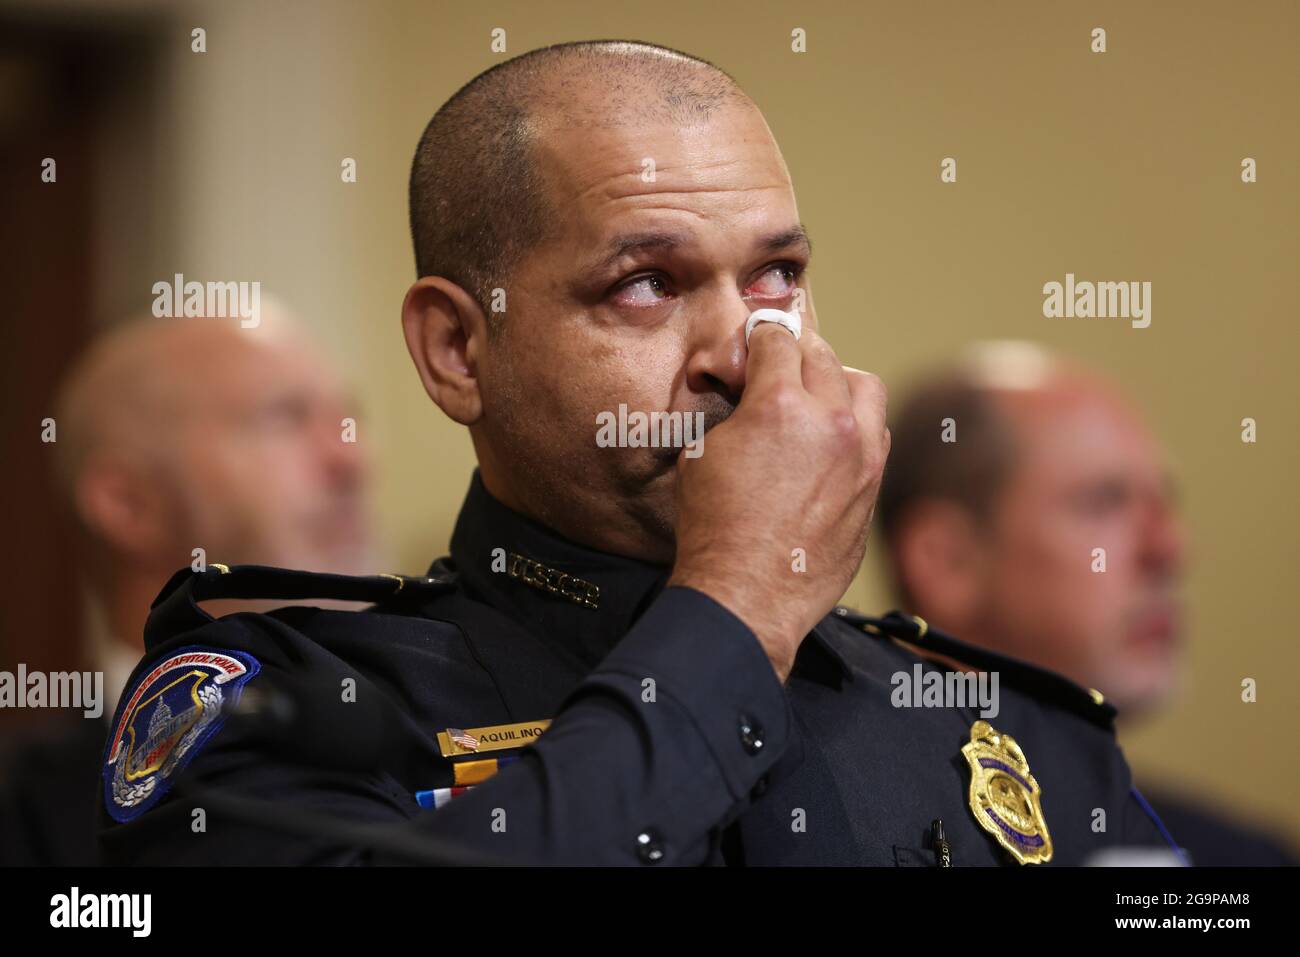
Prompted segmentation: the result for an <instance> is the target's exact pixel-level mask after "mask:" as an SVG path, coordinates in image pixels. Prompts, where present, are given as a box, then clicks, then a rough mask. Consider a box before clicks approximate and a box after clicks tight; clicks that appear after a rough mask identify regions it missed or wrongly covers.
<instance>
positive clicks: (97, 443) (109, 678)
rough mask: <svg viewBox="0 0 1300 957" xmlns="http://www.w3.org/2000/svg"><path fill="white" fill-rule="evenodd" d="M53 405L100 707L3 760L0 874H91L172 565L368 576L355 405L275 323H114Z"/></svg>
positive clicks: (11, 746)
mask: <svg viewBox="0 0 1300 957" xmlns="http://www.w3.org/2000/svg"><path fill="white" fill-rule="evenodd" d="M56 408H57V413H56V416H55V420H56V423H57V429H58V432H57V441H56V442H55V443H54V445H53V450H54V454H55V456H56V463H55V468H56V472H57V481H58V482H59V485H60V490H61V492H62V494H63V496H64V498H65V500H66V502H67V505H68V507H69V508H70V509H71V511H72V513H73V515H74V517H75V520H76V524H77V527H78V529H79V532H80V536H81V542H80V545H79V548H78V553H77V556H76V557H77V559H78V563H79V566H80V567H79V569H78V571H79V572H80V575H81V579H82V581H83V582H84V586H85V595H86V606H87V615H86V628H85V636H84V637H85V641H86V656H87V658H88V660H89V666H90V668H91V669H92V670H96V671H102V672H103V673H104V685H103V688H104V697H105V700H104V701H103V702H102V705H103V708H102V714H101V715H100V716H99V717H96V718H83V717H82V716H81V713H80V712H75V714H76V717H75V718H73V719H67V720H64V721H58V722H55V723H52V724H49V725H47V726H45V727H42V728H39V729H37V730H36V731H34V732H29V733H27V734H24V735H23V736H22V737H21V738H19V739H17V740H11V741H9V742H8V743H7V747H5V748H4V749H3V751H4V753H3V754H0V864H93V863H95V860H96V845H95V832H94V828H95V795H96V793H97V780H98V773H99V767H100V760H101V757H102V750H103V747H104V739H105V736H106V734H107V728H108V723H109V722H110V721H111V720H112V715H113V712H114V710H115V709H116V706H117V698H118V695H119V693H120V691H121V689H122V686H123V685H124V684H125V682H126V680H127V678H128V676H129V675H130V673H131V670H132V669H133V668H134V667H135V665H136V662H137V661H139V659H140V655H141V652H142V651H143V644H142V638H141V635H142V631H143V627H144V622H145V619H146V617H147V616H148V613H149V607H150V604H151V603H152V601H153V599H154V596H155V595H157V593H158V591H159V590H160V589H161V587H162V586H163V584H164V583H165V582H166V581H167V579H168V578H170V577H171V575H172V574H173V573H174V572H175V571H176V569H177V568H179V567H184V566H185V565H192V564H197V562H198V561H199V560H202V561H203V562H204V563H222V564H243V563H252V564H265V565H277V566H282V567H288V568H300V569H310V570H314V571H324V572H337V573H340V574H369V573H371V572H373V571H374V570H375V567H376V566H375V554H374V543H373V540H372V528H371V525H372V523H371V516H370V513H369V507H368V492H369V487H370V480H369V474H370V473H369V465H368V461H367V456H366V455H365V453H364V452H363V451H362V448H361V447H360V446H359V445H358V444H357V443H356V442H355V441H354V437H355V432H356V428H355V419H356V417H357V412H358V410H357V404H356V402H355V401H354V400H353V398H352V396H351V395H350V394H349V393H348V392H347V391H346V390H345V389H344V387H343V384H342V381H341V380H340V378H339V377H338V375H337V373H336V372H335V371H334V370H333V369H332V368H331V367H330V365H329V364H328V363H327V362H326V361H325V359H324V358H323V356H322V355H321V354H320V353H319V352H318V351H317V350H316V349H315V348H314V347H313V346H312V345H311V344H310V343H309V342H307V341H306V340H305V337H304V335H303V334H302V332H301V331H300V330H299V329H298V328H297V327H296V326H295V325H294V323H293V322H291V321H290V320H288V319H287V318H286V317H284V316H283V315H281V314H278V313H276V312H273V311H270V310H267V311H266V314H265V315H264V317H263V320H262V322H261V324H260V325H259V326H257V327H255V328H241V326H240V324H239V321H238V320H231V319H209V318H177V319H155V318H147V319H140V320H137V321H134V322H130V323H126V324H123V325H120V326H118V327H115V328H114V329H113V330H111V331H110V332H108V333H107V334H105V335H104V336H102V337H101V338H100V339H98V340H97V341H95V342H94V343H92V344H91V346H90V347H89V348H88V349H87V351H86V353H85V355H84V356H83V357H82V358H81V360H80V361H79V362H78V363H77V364H76V366H75V367H74V368H73V369H72V371H71V372H70V373H69V374H68V376H67V377H66V379H65V381H64V383H63V386H62V388H61V390H60V394H59V397H58V402H57V406H56ZM349 423H352V425H351V427H349ZM198 549H202V551H201V552H198V551H196V550H198ZM70 572H71V569H70ZM70 577H71V575H70ZM252 609H253V605H252V604H251V603H226V604H225V607H223V608H221V609H220V610H219V613H228V612H231V611H238V610H252ZM257 610H263V609H262V608H261V607H260V606H259V608H258V609H257Z"/></svg>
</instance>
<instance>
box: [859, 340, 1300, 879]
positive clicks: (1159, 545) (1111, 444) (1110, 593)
mask: <svg viewBox="0 0 1300 957" xmlns="http://www.w3.org/2000/svg"><path fill="white" fill-rule="evenodd" d="M891 427H892V431H893V450H892V452H891V453H890V459H889V465H888V468H887V470H886V475H885V480H884V486H883V489H882V491H881V496H880V503H879V511H878V520H879V522H880V528H881V529H882V531H883V534H884V537H885V542H886V547H887V549H888V554H889V562H890V566H891V572H892V575H893V579H894V583H895V585H896V588H897V591H898V593H899V596H900V598H901V599H902V601H903V603H904V605H905V607H906V609H907V610H908V611H910V612H913V613H915V614H918V615H920V616H921V617H923V618H925V619H926V620H928V621H929V622H930V623H931V624H933V625H935V626H937V627H939V628H941V629H943V630H945V631H950V632H952V633H955V634H958V635H961V636H962V637H963V638H964V639H965V640H967V641H969V642H971V643H972V644H980V645H984V646H986V647H988V648H991V649H993V650H995V651H999V652H1001V653H1003V654H1006V655H1010V656H1013V657H1016V658H1021V659H1024V660H1026V661H1033V662H1036V663H1038V664H1040V665H1043V666H1045V667H1047V668H1050V669H1052V670H1054V671H1057V672H1059V673H1061V674H1063V675H1065V676H1067V677H1069V678H1071V679H1073V680H1074V681H1076V682H1079V683H1080V684H1083V685H1085V686H1087V687H1091V688H1094V689H1097V690H1098V691H1099V692H1101V693H1103V694H1104V695H1105V697H1106V698H1107V700H1109V701H1110V702H1111V703H1112V704H1114V705H1115V706H1116V707H1117V708H1118V709H1119V713H1120V716H1121V718H1133V717H1135V716H1142V715H1145V714H1149V713H1150V712H1152V711H1154V710H1156V709H1158V708H1159V707H1160V706H1161V705H1162V704H1164V703H1165V702H1166V701H1167V700H1168V699H1169V697H1170V695H1171V694H1172V693H1173V691H1174V690H1175V688H1176V686H1177V679H1178V672H1179V666H1180V663H1181V659H1182V651H1183V643H1184V629H1183V614H1184V612H1183V605H1182V600H1181V596H1180V589H1181V585H1182V581H1183V572H1184V567H1185V560H1186V539H1185V535H1184V529H1183V526H1182V522H1181V519H1180V517H1179V514H1178V509H1177V505H1176V500H1175V495H1174V489H1173V484H1172V481H1171V479H1170V475H1169V472H1168V470H1167V466H1166V463H1165V461H1164V457H1163V454H1162V452H1161V449H1160V447H1159V445H1158V444H1157V442H1156V441H1155V439H1154V437H1153V436H1152V435H1151V433H1150V432H1149V431H1148V430H1147V428H1146V426H1145V425H1144V424H1143V422H1142V421H1141V418H1140V417H1139V416H1138V414H1137V413H1136V412H1135V410H1134V409H1133V407H1132V405H1131V403H1130V402H1129V401H1128V400H1127V399H1126V398H1125V397H1123V396H1122V395H1121V394H1119V392H1118V391H1116V390H1115V389H1114V388H1113V387H1112V386H1111V385H1110V384H1109V383H1106V382H1104V381H1103V380H1101V379H1100V378H1099V377H1097V376H1094V375H1092V374H1090V373H1088V372H1087V371H1085V370H1082V369H1080V368H1078V367H1075V366H1072V365H1069V364H1067V363H1065V362H1062V361H1060V360H1057V359H1054V358H1053V357H1051V356H1049V355H1048V354H1046V353H1045V352H1043V351H1041V350H1039V349H1038V348H1036V347H1034V346H1032V345H1029V344H1026V343H999V344H990V345H985V346H981V347H979V348H978V349H976V350H975V351H974V352H973V353H972V355H971V356H970V357H969V359H968V360H967V361H965V362H964V363H961V364H959V365H958V366H956V367H954V368H952V369H949V370H947V371H945V372H943V373H940V374H937V375H934V376H932V377H930V378H928V379H926V380H924V381H923V382H922V383H920V384H919V385H918V387H917V388H915V389H914V390H913V391H912V393H911V395H910V396H909V398H908V401H906V402H904V403H903V404H902V406H901V411H900V412H899V414H898V416H897V419H896V420H895V421H894V422H893V423H891ZM1101 550H1104V551H1101ZM1103 572H1104V573H1103ZM1153 803H1154V804H1155V806H1156V808H1157V810H1158V811H1159V812H1160V814H1161V816H1162V818H1163V819H1164V822H1165V825H1166V826H1167V827H1168V829H1169V830H1170V832H1171V833H1172V834H1173V836H1174V837H1175V838H1176V839H1177V840H1178V841H1179V843H1180V844H1182V845H1183V846H1184V847H1185V848H1186V849H1187V850H1188V851H1189V852H1190V854H1191V856H1192V859H1193V862H1194V863H1196V864H1201V865H1215V864H1282V863H1293V862H1294V861H1293V860H1292V859H1291V857H1290V855H1289V852H1287V851H1286V850H1284V849H1283V848H1282V847H1280V846H1278V845H1277V844H1276V843H1275V842H1274V841H1273V840H1272V839H1270V838H1266V837H1264V836H1262V835H1259V834H1255V833H1252V832H1248V831H1245V830H1243V829H1241V828H1237V827H1235V826H1233V825H1229V824H1226V823H1225V822H1222V821H1220V820H1218V819H1216V818H1215V817H1214V816H1213V815H1211V814H1208V813H1206V812H1205V811H1203V810H1200V809H1198V808H1196V807H1194V806H1191V805H1185V804H1184V803H1182V801H1181V800H1173V799H1170V798H1169V797H1167V796H1166V797H1162V798H1156V799H1155V800H1153Z"/></svg>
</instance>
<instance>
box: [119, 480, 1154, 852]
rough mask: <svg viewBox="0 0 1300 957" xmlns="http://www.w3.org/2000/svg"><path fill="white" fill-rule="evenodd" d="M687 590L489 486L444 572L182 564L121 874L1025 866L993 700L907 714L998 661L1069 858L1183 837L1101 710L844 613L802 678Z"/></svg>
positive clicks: (129, 811)
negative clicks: (1011, 839) (974, 741)
mask: <svg viewBox="0 0 1300 957" xmlns="http://www.w3.org/2000/svg"><path fill="white" fill-rule="evenodd" d="M666 578H667V570H666V569H664V568H662V567H657V566H653V565H649V564H645V563H642V562H638V561H635V560H632V559H628V558H621V557H616V556H611V555H607V554H602V553H599V552H596V551H593V550H591V549H588V548H585V547H581V546H578V545H575V544H573V543H571V542H568V541H566V540H564V539H562V538H561V537H559V536H558V535H556V534H555V533H553V532H551V531H549V530H547V529H545V528H543V527H541V526H540V525H538V524H536V523H534V522H532V521H530V520H529V519H527V518H524V517H523V516H520V515H518V514H515V513H514V512H512V511H511V510H509V509H507V508H506V507H504V506H503V505H501V504H500V503H499V502H497V501H496V500H495V499H493V498H492V497H491V495H490V494H489V493H488V492H487V491H486V490H485V488H484V487H483V485H482V482H481V480H480V479H479V477H478V476H477V475H475V477H474V480H473V483H472V485H471V489H470V492H469V495H468V498H467V499H466V502H465V504H464V507H463V509H462V512H461V515H460V518H459V520H458V523H457V525H456V529H455V532H454V535H453V538H452V542H451V556H450V558H447V559H441V560H439V561H437V562H435V563H434V565H433V567H432V568H431V569H430V571H429V574H428V576H426V577H423V578H398V577H396V576H376V577H373V578H349V577H343V576H332V575H317V574H309V573H304V572H292V571H284V570H280V569H268V568H259V567H251V566H250V567H243V568H238V567H237V568H234V569H225V568H222V567H219V566H214V567H211V568H209V569H208V570H206V571H203V572H198V573H196V572H191V571H189V570H185V571H183V572H180V573H178V574H177V575H176V576H175V577H174V578H173V579H172V581H171V582H170V583H169V584H168V585H167V587H166V588H165V589H164V590H163V592H162V593H161V594H160V595H159V598H158V600H157V601H156V602H155V605H154V608H153V611H152V613H151V616H150V619H149V623H148V626H147V629H146V636H145V640H146V647H147V652H146V654H145V657H144V659H143V660H142V662H141V663H140V665H139V666H138V667H137V669H136V671H135V673H134V674H133V676H132V679H131V682H130V683H129V684H128V686H127V692H126V693H125V694H124V695H123V698H122V703H121V704H120V705H119V708H118V712H117V715H116V716H115V719H114V725H113V734H112V735H111V736H110V739H109V742H108V746H107V749H106V752H105V759H104V767H103V771H102V775H101V782H100V787H101V791H100V793H101V801H100V803H101V821H102V825H103V829H102V832H101V846H102V848H103V850H104V852H105V854H106V859H107V862H108V863H115V864H133V863H253V862H259V863H261V862H264V863H365V862H382V861H400V860H425V861H435V860H445V861H448V862H462V861H463V862H473V861H489V862H490V861H508V862H525V863H592V864H655V863H663V864H701V863H731V864H760V865H761V864H847V865H888V866H895V865H898V866H913V865H915V866H935V865H936V864H938V863H939V862H940V861H943V862H944V863H951V864H952V865H954V866H969V865H975V866H980V865H982V866H989V865H1003V864H1014V863H1015V859H1014V858H1013V856H1012V855H1011V854H1010V853H1009V852H1008V851H1007V850H1006V849H1005V848H1004V847H1003V846H1002V844H1001V843H1000V842H999V841H998V840H997V839H995V837H994V836H993V834H992V833H990V831H989V830H987V829H986V825H982V824H981V822H980V821H979V820H978V817H979V816H980V814H979V812H978V811H977V810H975V809H974V808H973V801H972V795H971V790H972V789H971V781H972V776H973V774H974V773H975V772H974V771H973V770H972V765H971V762H970V761H969V760H968V759H967V757H966V755H965V754H963V751H962V748H963V745H967V744H968V743H969V742H970V741H971V729H972V726H973V725H974V724H975V722H976V721H978V720H980V715H979V714H978V713H977V711H976V710H975V707H896V706H895V700H894V698H895V695H894V691H895V687H896V685H895V680H896V679H895V677H894V676H895V675H897V674H899V673H903V674H905V675H907V676H909V677H912V676H914V675H915V674H916V673H917V669H918V668H919V669H920V672H921V673H923V674H928V673H930V672H936V671H937V672H940V673H946V671H947V670H948V669H949V668H950V665H945V664H939V663H936V661H935V660H933V659H948V660H950V661H951V660H954V659H955V660H958V661H961V662H963V663H965V665H969V666H972V667H975V668H978V669H982V670H985V671H990V672H992V671H996V672H997V673H998V675H999V691H1000V695H999V711H998V713H997V714H996V715H995V716H991V717H989V718H988V719H987V720H988V723H989V724H990V725H991V726H992V728H993V729H995V730H996V731H997V732H998V733H1000V734H1002V735H1009V736H1011V737H1013V738H1014V740H1015V742H1016V743H1017V744H1018V746H1019V749H1020V751H1021V752H1022V753H1023V757H1024V760H1025V761H1026V762H1027V768H1021V769H1020V771H1019V773H1017V772H1016V771H1014V770H1011V771H1010V772H1009V773H1011V774H1012V776H1013V777H1014V778H1015V780H1017V781H1021V783H1024V782H1025V781H1028V779H1029V777H1030V776H1032V779H1033V783H1036V786H1037V792H1036V794H1037V796H1038V797H1039V798H1040V800H1041V812H1042V818H1043V820H1044V821H1045V830H1046V831H1047V832H1048V833H1049V834H1050V843H1051V847H1052V855H1051V860H1050V865H1057V864H1079V863H1082V862H1084V861H1085V860H1086V859H1087V858H1088V857H1089V856H1090V855H1091V854H1093V853H1094V852H1097V851H1099V850H1102V849H1107V848H1114V847H1116V846H1138V847H1144V848H1150V847H1153V846H1158V845H1164V844H1166V842H1167V835H1165V834H1162V833H1161V827H1160V825H1159V824H1158V822H1157V821H1156V820H1155V819H1154V817H1153V815H1151V814H1149V813H1147V811H1146V810H1144V808H1143V806H1142V802H1141V800H1140V798H1139V797H1138V796H1137V795H1136V794H1135V792H1134V791H1133V788H1132V781H1131V780H1130V774H1129V769H1128V766H1127V764H1126V763H1125V760H1124V758H1123V756H1122V754H1121V752H1120V750H1119V748H1118V746H1117V745H1116V742H1115V735H1114V728H1113V723H1112V721H1113V717H1114V711H1113V709H1112V708H1111V707H1110V706H1109V705H1107V704H1105V703H1102V702H1101V701H1100V700H1099V696H1097V695H1095V693H1090V692H1088V691H1087V690H1086V689H1082V688H1079V687H1077V686H1075V685H1073V684H1071V683H1070V682H1068V681H1066V680H1065V679H1063V678H1060V677H1058V676H1056V675H1054V674H1051V673H1048V672H1045V671H1042V670H1039V669H1036V668H1033V667H1029V666H1027V665H1024V664H1020V663H1018V662H1013V661H1011V660H1009V659H1005V658H1001V657H999V656H997V655H993V654H991V653H989V652H987V651H983V650H978V649H975V648H972V647H968V646H965V645H962V644H961V643H959V642H957V641H955V640H953V639H951V638H948V637H946V636H943V635H939V634H937V633H935V632H934V631H932V630H929V629H926V628H925V626H924V623H922V622H920V621H919V620H917V619H911V618H908V617H905V616H898V615H895V616H892V617H888V618H885V619H867V618H864V617H862V616H860V615H857V614H856V613H852V612H849V611H848V610H847V609H842V608H840V609H836V610H835V612H834V613H833V614H831V615H828V616H827V617H826V618H825V619H824V620H823V621H822V622H821V623H820V624H819V625H818V626H817V627H816V629H814V631H813V632H812V633H811V634H810V635H809V636H808V638H807V639H806V640H805V641H804V643H803V645H802V646H801V648H800V651H799V653H798V656H797V658H796V662H795V666H794V669H793V672H792V674H791V676H790V678H789V680H788V681H787V683H786V684H785V685H784V686H783V685H782V684H781V683H780V682H779V681H778V680H777V678H776V675H775V672H774V670H773V668H772V666H771V664H770V663H769V662H768V660H767V658H766V656H765V655H764V653H763V651H762V649H761V647H760V645H759V643H758V641H757V639H756V638H755V637H754V635H753V634H752V633H751V632H750V630H749V629H748V628H747V627H746V626H745V625H744V624H743V623H742V622H741V621H740V620H739V619H738V618H737V617H736V616H734V615H733V614H731V613H730V612H729V611H727V610H726V609H725V608H723V607H722V606H721V605H719V604H718V603H717V602H715V601H713V600H712V599H710V598H709V597H707V596H705V595H703V594H701V593H699V592H696V591H693V590H691V589H688V588H681V587H672V588H665V587H664V585H665V581H666ZM218 597H223V598H250V599H251V598H274V599H282V600H283V599H288V600H304V601H311V600H323V599H331V600H339V599H342V600H351V601H367V602H373V603H374V604H373V606H372V607H369V608H367V609H366V610H363V611H339V610H326V609H321V608H317V607H312V606H310V605H302V606H294V607H287V608H283V609H281V610H278V611H275V612H272V613H270V614H251V613H245V614H235V615H230V616H226V617H224V618H220V619H216V620H214V619H212V618H211V617H210V616H208V615H207V614H206V613H204V612H203V611H202V610H201V609H200V608H199V607H198V604H197V602H199V601H202V600H204V599H207V598H218ZM546 721H552V723H551V724H550V725H549V726H548V725H546V724H544V722H546ZM539 730H540V731H541V733H540V736H536V735H537V733H538V731H539ZM440 735H441V737H442V741H441V742H440V740H439V738H440ZM501 745H507V746H506V747H501ZM990 763H991V764H992V765H1001V762H1000V760H992V761H991V762H990ZM458 765H464V766H463V767H458ZM493 772H495V773H493ZM1021 775H1023V778H1022V777H1021ZM476 782H477V783H476ZM1025 786H1026V787H1028V785H1027V784H1026V785H1025ZM1012 799H1013V800H1014V795H1013V796H1012ZM1007 807H1010V805H1007ZM1022 810H1024V811H1025V813H1026V815H1029V809H1028V808H1022ZM985 813H988V812H987V811H986V812H985ZM1008 813H1011V814H1012V815H1013V816H1014V811H1009V812H1008ZM936 822H941V823H940V824H939V825H938V827H936ZM1012 823H1014V820H1013V821H1012ZM939 829H941V830H942V834H943V840H942V841H940V840H937V831H938V830H939ZM1020 830H1022V831H1023V830H1029V831H1031V832H1032V831H1033V830H1034V828H1033V827H1029V828H1024V827H1022V828H1020ZM1050 865H1049V866H1050ZM1035 866H1037V865H1035Z"/></svg>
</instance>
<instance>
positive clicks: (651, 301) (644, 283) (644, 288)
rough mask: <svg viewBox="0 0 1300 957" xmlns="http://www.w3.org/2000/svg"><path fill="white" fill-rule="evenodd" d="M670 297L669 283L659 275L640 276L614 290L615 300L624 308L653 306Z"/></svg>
mask: <svg viewBox="0 0 1300 957" xmlns="http://www.w3.org/2000/svg"><path fill="white" fill-rule="evenodd" d="M668 296H669V291H668V283H667V281H666V280H665V278H664V277H663V276H662V275H659V274H658V273H652V274H650V275H646V276H638V277H637V278H635V279H632V280H629V281H628V282H626V283H624V284H623V285H621V286H619V287H618V288H617V289H616V290H614V300H615V302H617V303H618V304H619V305H622V306H653V305H655V304H657V303H660V302H663V301H664V300H665V299H667V298H668Z"/></svg>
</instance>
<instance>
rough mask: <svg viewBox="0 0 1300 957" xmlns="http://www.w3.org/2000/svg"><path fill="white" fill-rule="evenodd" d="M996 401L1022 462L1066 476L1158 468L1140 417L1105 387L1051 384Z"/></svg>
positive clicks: (1155, 448) (1158, 451)
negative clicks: (1012, 431) (1006, 417)
mask: <svg viewBox="0 0 1300 957" xmlns="http://www.w3.org/2000/svg"><path fill="white" fill-rule="evenodd" d="M1001 398H1002V402H1003V408H1004V409H1005V410H1006V411H1007V412H1008V413H1009V418H1010V420H1011V423H1012V426H1013V428H1014V429H1015V431H1016V433H1017V439H1018V443H1017V444H1019V445H1020V446H1021V451H1022V455H1023V457H1024V461H1025V463H1026V464H1031V463H1032V464H1034V465H1036V466H1039V467H1048V468H1049V469H1050V470H1053V471H1062V472H1067V473H1081V472H1084V471H1087V469H1088V468H1094V469H1098V468H1112V467H1117V466H1122V467H1125V468H1129V469H1138V470H1143V471H1154V470H1158V469H1163V467H1164V453H1163V450H1162V448H1161V446H1160V444H1159V442H1158V441H1157V440H1156V438H1155V436H1154V434H1152V432H1151V430H1150V428H1149V427H1148V426H1147V424H1146V422H1145V421H1144V420H1143V418H1142V416H1141V414H1140V413H1139V412H1138V410H1137V409H1136V408H1135V407H1134V406H1133V405H1132V403H1130V402H1129V401H1127V400H1126V399H1125V398H1124V397H1122V396H1121V395H1119V394H1118V393H1117V392H1116V391H1115V390H1114V389H1113V388H1112V387H1110V386H1109V385H1107V384H1103V383H1094V382H1079V381H1076V382H1057V383H1053V384H1052V385H1049V386H1047V387H1045V388H1042V389H1033V390H1026V391H1024V392H1021V393H1009V394H1003V395H1002V397H1001Z"/></svg>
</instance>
